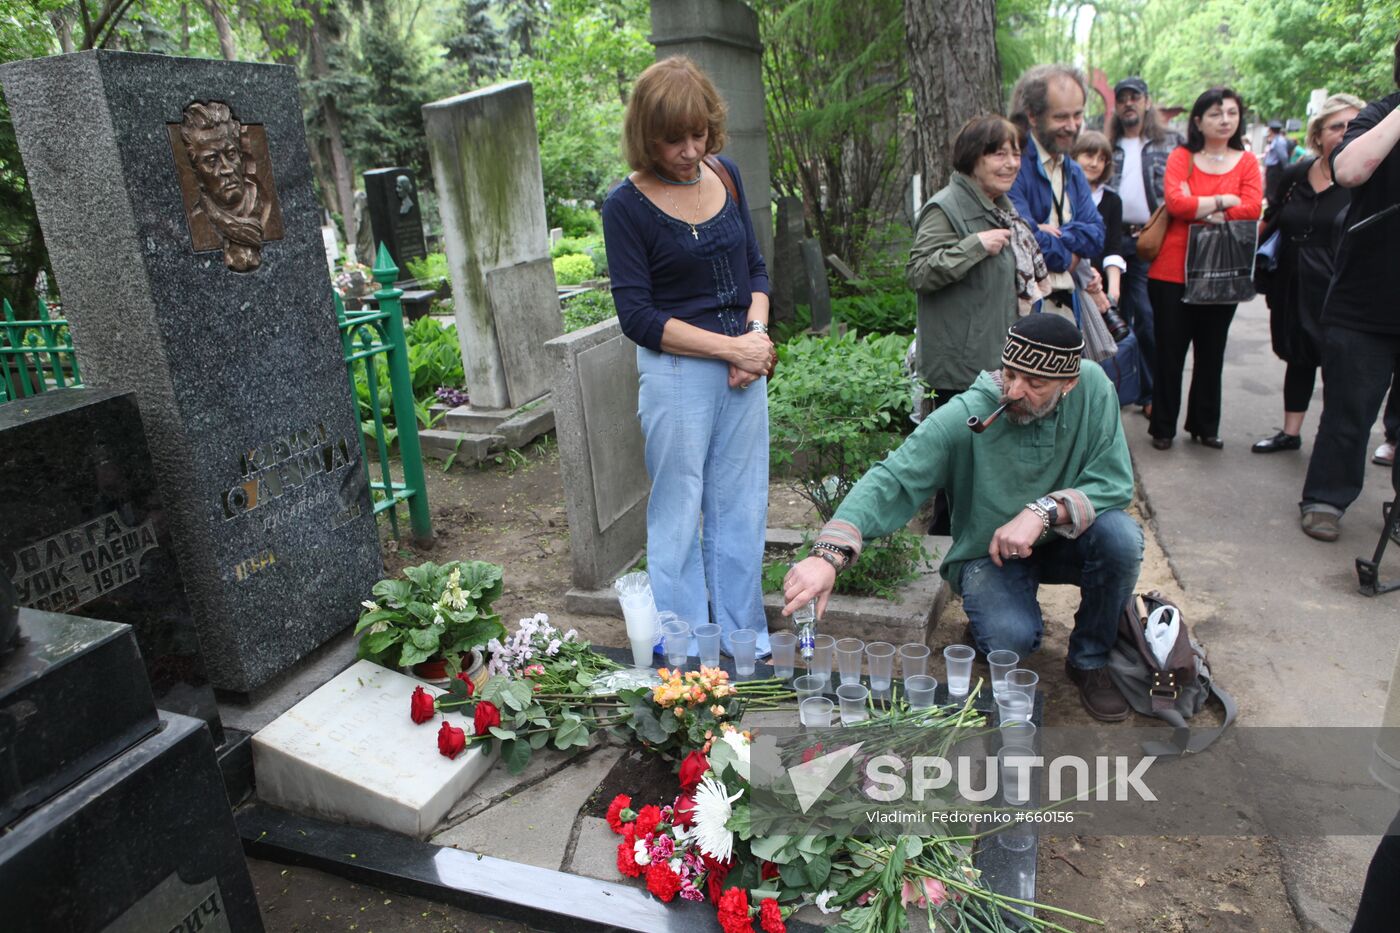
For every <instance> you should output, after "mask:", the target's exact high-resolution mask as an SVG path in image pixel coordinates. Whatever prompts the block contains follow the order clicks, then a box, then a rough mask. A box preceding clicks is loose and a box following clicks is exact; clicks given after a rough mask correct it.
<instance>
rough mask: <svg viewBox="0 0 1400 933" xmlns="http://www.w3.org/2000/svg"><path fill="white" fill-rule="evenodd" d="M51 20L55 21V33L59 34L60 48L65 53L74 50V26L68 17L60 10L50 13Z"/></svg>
mask: <svg viewBox="0 0 1400 933" xmlns="http://www.w3.org/2000/svg"><path fill="white" fill-rule="evenodd" d="M49 22H51V23H53V31H54V35H56V36H58V48H59V50H60V51H61V52H63V53H64V54H67V53H68V52H72V51H74V48H73V27H72V26H71V25H70V24H69V22H68V17H67V16H65V15H64V14H63V13H61V12H59V11H58V10H54V11H53V12H52V13H50V14H49Z"/></svg>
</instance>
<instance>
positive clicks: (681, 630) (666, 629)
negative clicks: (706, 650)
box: [661, 612, 690, 670]
mask: <svg viewBox="0 0 1400 933" xmlns="http://www.w3.org/2000/svg"><path fill="white" fill-rule="evenodd" d="M661 639H662V641H663V643H664V644H665V646H666V663H667V664H668V665H670V666H671V667H673V668H675V669H677V670H683V669H684V668H685V665H686V662H687V661H689V660H690V624H689V623H688V622H685V621H684V620H682V619H680V618H679V617H677V616H676V614H675V613H674V612H663V613H661Z"/></svg>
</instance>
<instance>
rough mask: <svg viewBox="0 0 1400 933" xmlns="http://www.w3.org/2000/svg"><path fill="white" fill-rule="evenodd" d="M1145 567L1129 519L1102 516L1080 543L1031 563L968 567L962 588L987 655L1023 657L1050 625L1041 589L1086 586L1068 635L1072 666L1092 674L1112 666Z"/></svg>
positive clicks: (1049, 546) (1045, 551)
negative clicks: (1121, 623) (1122, 620)
mask: <svg viewBox="0 0 1400 933" xmlns="http://www.w3.org/2000/svg"><path fill="white" fill-rule="evenodd" d="M1141 565H1142V529H1141V528H1139V527H1138V524H1137V522H1135V521H1133V520H1132V518H1131V517H1129V516H1128V514H1127V513H1126V512H1123V511H1122V510H1120V509H1109V510H1108V511H1105V512H1100V513H1099V514H1098V515H1097V516H1096V517H1095V519H1094V523H1093V524H1092V525H1090V526H1089V528H1088V529H1087V530H1086V531H1085V532H1084V533H1083V534H1082V535H1080V536H1079V537H1078V538H1075V539H1073V540H1070V539H1068V538H1059V537H1056V538H1053V539H1051V540H1050V541H1047V542H1046V543H1044V544H1042V545H1039V546H1038V547H1036V548H1035V549H1034V551H1032V552H1031V556H1030V557H1029V558H1026V559H1024V560H1008V561H1003V563H1002V565H1001V566H1000V567H998V566H997V565H996V564H994V563H992V559H991V558H990V557H982V558H978V559H977V560H970V561H968V562H967V563H965V564H963V566H962V571H961V576H960V577H959V586H958V589H959V590H961V591H962V598H963V609H964V610H965V611H966V612H967V619H968V621H969V622H971V623H972V637H973V639H974V640H976V642H977V647H978V648H979V649H980V650H981V651H982V652H984V653H986V652H988V651H996V650H997V649H998V648H1009V649H1011V650H1012V651H1014V652H1016V653H1017V654H1019V655H1020V656H1021V657H1022V658H1025V657H1027V656H1028V655H1030V654H1032V653H1033V652H1035V651H1036V650H1037V649H1038V648H1039V647H1040V636H1041V632H1042V631H1043V630H1044V628H1045V620H1044V619H1043V618H1041V615H1040V603H1038V602H1037V601H1036V598H1035V596H1036V590H1038V589H1039V588H1040V585H1041V584H1042V583H1069V584H1072V585H1074V586H1077V587H1079V592H1080V601H1079V611H1078V612H1076V613H1075V614H1074V631H1073V632H1071V633H1070V636H1069V651H1068V656H1069V663H1070V664H1073V665H1074V666H1075V667H1077V668H1079V669H1081V670H1086V671H1087V670H1093V669H1095V668H1099V667H1103V666H1104V665H1106V664H1107V663H1108V651H1109V649H1110V648H1112V647H1113V643H1114V642H1115V641H1117V639H1118V617H1119V616H1120V615H1122V613H1123V607H1124V606H1126V605H1127V604H1128V599H1129V598H1130V597H1131V596H1132V595H1133V588H1134V587H1135V586H1137V578H1138V568H1139V567H1140V566H1141Z"/></svg>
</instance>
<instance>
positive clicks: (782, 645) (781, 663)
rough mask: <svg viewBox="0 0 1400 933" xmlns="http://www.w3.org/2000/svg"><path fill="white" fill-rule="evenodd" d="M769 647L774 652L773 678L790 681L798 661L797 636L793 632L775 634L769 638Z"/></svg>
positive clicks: (771, 658) (772, 658)
mask: <svg viewBox="0 0 1400 933" xmlns="http://www.w3.org/2000/svg"><path fill="white" fill-rule="evenodd" d="M768 645H769V647H770V648H772V651H773V654H772V656H771V657H770V660H771V661H772V663H773V676H774V677H781V678H782V679H784V680H788V679H790V678H791V677H792V675H793V670H794V668H795V666H796V661H797V636H796V635H794V634H792V632H774V633H773V634H772V635H769V636H768Z"/></svg>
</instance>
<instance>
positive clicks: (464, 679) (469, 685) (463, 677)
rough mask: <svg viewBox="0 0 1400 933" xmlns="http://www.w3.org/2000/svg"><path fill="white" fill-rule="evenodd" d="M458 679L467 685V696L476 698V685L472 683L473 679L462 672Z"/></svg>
mask: <svg viewBox="0 0 1400 933" xmlns="http://www.w3.org/2000/svg"><path fill="white" fill-rule="evenodd" d="M457 679H458V680H460V681H461V682H462V683H464V684H466V685H467V696H474V695H475V694H476V684H474V683H472V679H471V678H470V677H468V676H467V672H466V671H460V672H459V673H458V674H457Z"/></svg>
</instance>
